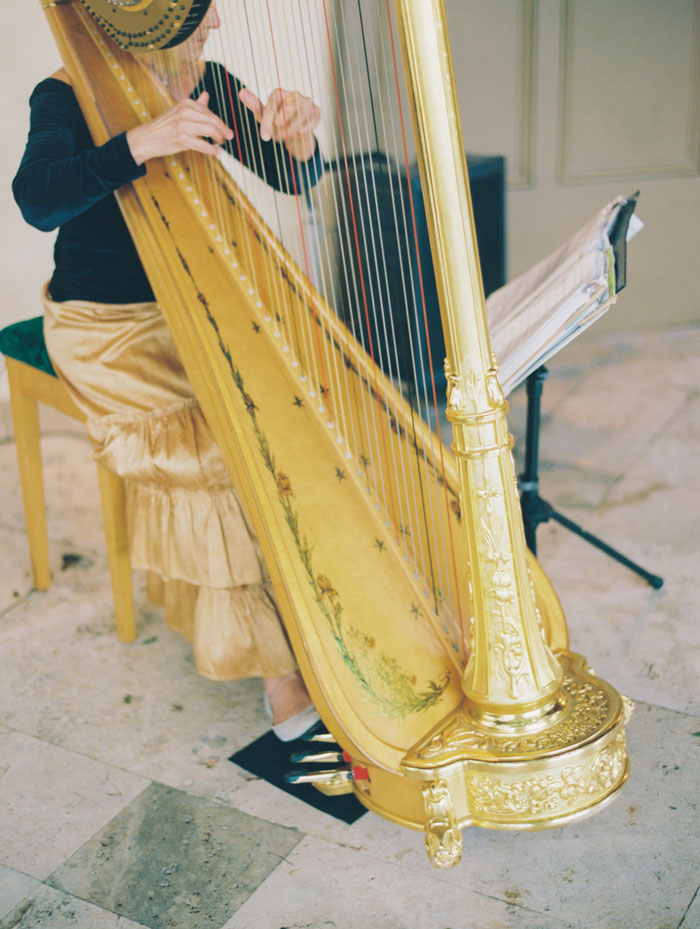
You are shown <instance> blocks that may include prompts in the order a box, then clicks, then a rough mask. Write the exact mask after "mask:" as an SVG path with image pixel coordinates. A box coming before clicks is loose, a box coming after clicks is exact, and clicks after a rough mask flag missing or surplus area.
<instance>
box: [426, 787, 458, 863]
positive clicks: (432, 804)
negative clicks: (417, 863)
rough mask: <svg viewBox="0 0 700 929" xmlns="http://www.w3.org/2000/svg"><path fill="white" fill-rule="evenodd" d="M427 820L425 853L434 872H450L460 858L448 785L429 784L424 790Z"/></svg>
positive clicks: (455, 823)
mask: <svg viewBox="0 0 700 929" xmlns="http://www.w3.org/2000/svg"><path fill="white" fill-rule="evenodd" d="M423 800H424V802H425V811H426V813H427V820H426V823H425V850H426V852H427V853H428V858H429V859H430V861H431V863H432V864H433V865H434V866H435V867H436V868H451V867H453V865H456V864H457V863H458V862H459V860H460V859H461V857H462V833H461V832H460V831H459V829H458V827H457V822H456V820H455V814H454V810H453V808H452V800H451V798H450V790H449V787H448V786H447V781H444V780H439V781H430V783H428V784H426V785H425V787H424V788H423Z"/></svg>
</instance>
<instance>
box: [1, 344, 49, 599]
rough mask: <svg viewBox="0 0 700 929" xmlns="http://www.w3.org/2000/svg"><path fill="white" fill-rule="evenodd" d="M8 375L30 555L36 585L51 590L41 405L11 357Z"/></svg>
mask: <svg viewBox="0 0 700 929" xmlns="http://www.w3.org/2000/svg"><path fill="white" fill-rule="evenodd" d="M7 375H8V379H9V382H10V402H11V404H12V421H13V424H14V429H15V442H16V444H17V460H18V462H19V477H20V482H21V484H22V500H23V502H24V518H25V521H26V523H27V538H28V539H29V555H30V558H31V561H32V574H33V576H34V586H35V587H36V588H37V589H38V590H48V589H49V587H50V586H51V568H50V566H49V540H48V535H47V532H46V506H45V503H44V476H43V473H42V464H41V441H40V438H39V407H38V405H37V403H36V401H35V400H32V398H31V397H28V396H27V395H26V394H25V393H24V391H23V389H22V380H21V374H20V372H19V371H17V369H16V368H15V366H14V365H13V364H12V363H11V361H10V359H8V364H7Z"/></svg>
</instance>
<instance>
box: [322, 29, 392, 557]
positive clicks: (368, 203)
mask: <svg viewBox="0 0 700 929" xmlns="http://www.w3.org/2000/svg"><path fill="white" fill-rule="evenodd" d="M334 31H335V41H336V44H337V45H338V46H339V44H340V36H339V34H338V24H337V19H336V21H335V29H334ZM349 64H350V63H348V66H347V67H346V65H345V63H344V60H343V56H339V66H338V71H339V74H340V86H341V88H342V91H343V96H344V98H345V99H346V100H348V99H351V100H352V101H353V108H352V113H348V116H347V129H348V137H349V139H350V147H351V150H353V151H356V152H360V153H362V152H364V151H366V150H367V147H368V145H371V142H370V141H369V133H368V126H367V122H366V108H365V107H364V106H362V104H363V102H364V101H363V99H362V97H361V95H360V93H359V92H358V90H357V88H356V86H355V78H354V71H355V68H353V67H351V66H349ZM346 71H347V73H348V78H347V79H346V73H345V72H346ZM348 91H349V93H348ZM360 113H362V115H363V117H365V118H364V133H363V125H362V122H361V121H360ZM351 117H352V118H351ZM353 122H354V127H353ZM355 160H356V161H357V159H355ZM359 164H360V175H359V178H358V175H357V173H356V172H354V177H355V178H356V179H357V180H359V183H358V184H357V188H358V197H357V207H358V214H359V218H360V222H359V228H360V232H361V240H362V255H363V257H364V259H365V266H366V267H367V269H368V288H367V289H368V291H369V304H370V307H371V312H372V322H373V324H374V332H375V334H376V336H375V337H376V338H377V340H380V339H383V342H384V347H385V349H384V351H383V352H381V353H380V352H378V353H377V356H378V357H377V360H378V361H379V360H380V359H382V360H384V359H386V360H387V361H388V364H387V365H385V370H384V373H385V374H387V375H388V377H389V378H391V379H392V380H394V381H395V382H396V381H397V380H398V367H397V370H394V368H393V366H392V359H391V353H387V351H386V346H387V345H388V344H389V341H390V340H389V334H388V332H387V318H389V322H390V323H391V314H390V312H388V310H389V308H388V307H387V306H385V302H384V296H383V293H382V288H381V284H380V283H379V286H378V281H377V278H376V277H375V272H377V271H378V270H379V269H381V268H383V270H384V273H385V275H386V254H385V250H384V243H383V238H382V235H381V223H380V222H375V218H378V216H379V204H378V202H377V198H376V188H375V189H374V190H373V191H371V190H370V183H369V181H368V172H367V164H366V160H365V158H364V157H360V158H359ZM369 178H370V179H371V181H372V182H373V181H374V173H373V172H372V171H370V172H369ZM372 194H374V196H372ZM372 200H374V205H375V209H374V211H373V210H372ZM375 228H376V233H375ZM365 230H369V236H368V235H367V232H366V231H365ZM377 239H379V242H378V243H377ZM358 260H359V261H362V257H360V256H358ZM366 316H367V312H366ZM367 326H368V330H369V338H370V340H371V338H372V335H371V328H370V324H369V321H368V322H367ZM390 415H392V414H391V413H390ZM393 415H394V421H395V422H396V423H398V422H399V421H400V416H399V413H398V408H397V405H396V398H394V405H393ZM384 418H385V417H382V419H384ZM388 444H389V450H390V453H391V458H390V460H387V461H386V466H387V470H388V471H390V470H393V474H389V475H388V481H387V483H388V485H389V487H390V488H395V489H396V504H395V506H396V507H397V508H398V513H396V511H395V510H394V512H392V513H391V514H390V517H391V521H392V522H393V525H394V531H395V533H396V541H397V542H398V543H400V544H402V546H403V548H404V552H405V553H407V551H408V549H407V535H406V528H407V527H406V522H407V517H406V513H405V511H404V501H403V494H402V493H401V488H402V487H405V484H406V482H405V480H402V479H401V477H400V475H399V462H398V461H397V447H396V445H397V444H396V443H394V442H392V441H389V443H388ZM401 444H402V443H401V442H400V441H399V443H398V445H399V451H400V448H401ZM398 457H402V456H400V455H399V456H398ZM401 463H402V464H403V462H401ZM403 477H404V478H405V474H404V475H403ZM392 504H393V496H392ZM392 509H393V507H392ZM402 529H403V531H402Z"/></svg>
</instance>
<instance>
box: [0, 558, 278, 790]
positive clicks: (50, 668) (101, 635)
mask: <svg viewBox="0 0 700 929" xmlns="http://www.w3.org/2000/svg"><path fill="white" fill-rule="evenodd" d="M136 594H137V604H140V606H139V618H138V624H137V628H138V638H137V640H136V641H135V642H133V643H131V644H128V645H125V644H122V643H120V642H119V641H118V640H117V638H116V633H115V629H114V620H113V614H112V602H111V591H110V588H109V577H108V573H107V569H106V566H105V565H104V564H100V563H97V562H96V563H95V564H94V565H92V566H91V567H89V568H85V569H84V570H83V569H79V568H78V567H77V566H75V567H73V568H71V570H70V571H67V572H65V574H63V575H61V577H60V578H59V579H58V580H57V581H56V582H55V583H54V585H53V586H52V587H51V589H50V590H49V591H47V592H46V593H42V594H40V593H33V594H32V595H31V596H30V598H29V600H28V601H27V602H26V603H21V604H19V605H18V606H17V608H16V609H15V610H12V611H11V613H9V614H6V615H5V616H0V643H1V644H2V659H1V661H2V665H3V673H2V674H1V675H0V721H1V722H4V723H6V724H8V725H11V726H13V727H15V728H17V729H20V730H22V731H24V732H28V733H31V734H32V735H35V736H37V737H39V738H43V739H49V740H50V741H51V742H53V743H55V744H59V745H62V746H64V747H66V748H70V749H72V750H74V751H77V752H81V753H82V754H84V755H88V756H90V757H91V758H95V759H98V760H99V761H102V762H105V763H107V764H110V765H115V766H117V767H120V768H122V769H125V770H128V771H131V772H132V773H134V774H137V775H141V776H145V777H147V778H149V779H151V780H159V781H162V782H164V783H168V784H170V785H171V786H173V787H180V788H183V789H186V790H188V791H190V792H191V793H198V794H201V795H203V796H208V797H210V798H212V799H214V798H216V799H219V800H224V801H226V800H227V799H228V797H229V794H230V793H231V792H232V791H233V790H234V789H235V787H236V786H238V785H240V784H242V783H245V776H244V775H243V774H242V773H241V772H240V770H239V769H237V768H236V767H235V766H234V765H232V764H230V762H229V761H228V760H227V759H228V757H229V756H230V755H231V754H233V752H234V751H236V750H237V749H239V748H242V747H243V746H244V745H247V744H248V743H249V742H251V741H253V740H254V739H255V738H257V737H258V736H260V735H261V734H262V733H263V732H265V731H266V729H268V728H269V721H268V720H267V718H266V717H265V714H264V710H263V706H262V691H261V685H260V682H259V681H258V680H255V679H250V680H241V681H228V682H222V683H217V682H212V681H207V680H205V679H204V678H202V677H201V676H200V675H198V674H197V671H196V668H195V666H194V663H193V660H192V648H191V646H190V644H189V643H188V642H186V641H185V640H184V639H183V638H182V637H181V636H179V635H176V634H175V633H173V632H170V631H169V630H167V629H166V628H165V625H164V622H163V619H162V615H161V613H160V611H159V610H154V609H153V608H150V607H149V606H148V605H146V604H144V602H143V598H144V594H143V591H142V590H140V588H137V592H136ZM76 669H80V670H79V673H76ZM97 682H99V686H97ZM88 695H89V698H88ZM105 720H109V736H108V737H106V736H105V728H104V723H105Z"/></svg>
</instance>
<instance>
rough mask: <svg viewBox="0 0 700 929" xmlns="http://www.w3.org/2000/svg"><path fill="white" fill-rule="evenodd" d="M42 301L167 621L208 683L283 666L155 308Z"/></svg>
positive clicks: (284, 644) (237, 514)
mask: <svg viewBox="0 0 700 929" xmlns="http://www.w3.org/2000/svg"><path fill="white" fill-rule="evenodd" d="M43 298H44V299H43V302H44V335H45V339H46V346H47V349H48V352H49V356H50V357H51V361H52V363H53V365H54V368H55V369H56V372H57V374H58V376H59V377H60V379H61V380H62V381H63V383H64V384H65V385H66V388H67V389H68V391H69V392H70V394H71V396H72V398H73V400H74V401H75V403H76V404H77V406H78V407H79V408H80V409H81V410H83V411H84V412H85V414H86V416H87V429H88V435H89V436H90V439H91V440H92V442H93V444H94V447H95V458H96V460H97V461H98V462H99V463H100V464H101V465H103V466H104V467H106V468H108V469H109V470H110V471H113V472H114V473H116V474H118V475H119V476H120V477H122V478H124V480H125V485H126V497H127V521H128V526H129V540H130V550H131V562H132V565H133V567H135V568H141V569H144V570H146V571H148V572H149V576H148V592H149V596H150V597H151V598H152V599H153V600H155V601H156V602H158V603H161V604H163V605H164V606H165V617H166V623H167V625H168V626H169V628H171V629H173V630H175V631H177V632H180V633H182V634H183V635H185V636H186V637H187V638H188V639H190V641H192V643H193V647H194V656H195V661H196V664H197V669H198V671H199V672H200V674H202V675H204V676H205V677H207V678H210V679H211V680H231V679H234V678H241V677H258V676H260V677H277V676H281V675H284V674H288V673H289V672H290V671H293V670H294V669H295V668H296V661H295V659H294V656H293V654H292V651H291V649H290V647H289V643H288V641H287V637H286V635H285V632H284V629H283V627H282V624H281V621H280V618H279V614H278V612H277V608H276V604H275V600H274V596H273V593H272V588H271V585H270V580H269V576H268V574H267V570H266V567H265V562H264V559H263V556H262V552H261V550H260V546H259V545H258V543H257V540H256V539H255V536H254V535H253V533H252V532H251V530H250V528H249V526H248V523H247V522H246V518H245V516H244V514H243V512H242V510H241V507H240V505H239V502H238V499H237V497H236V494H235V491H234V489H233V486H232V484H231V479H230V477H229V475H228V473H227V471H226V468H225V465H224V462H223V459H222V457H221V454H220V452H219V449H218V448H217V446H216V443H215V442H214V439H213V437H212V434H211V432H210V431H209V428H208V426H207V424H206V422H205V419H204V416H203V415H202V412H201V410H200V408H199V406H198V405H197V401H196V400H195V398H194V396H193V393H192V388H191V387H190V384H189V382H188V380H187V377H186V376H185V372H184V369H183V367H182V365H181V363H180V360H179V358H178V356H177V354H176V352H175V346H174V345H173V342H172V339H171V337H170V333H169V331H168V328H167V326H166V324H165V320H164V319H163V316H162V314H161V312H160V310H159V309H158V307H157V305H156V304H155V303H132V304H114V305H108V304H100V303H90V302H88V301H79V300H71V301H68V302H66V303H56V302H54V301H53V300H51V298H50V297H49V295H48V292H47V291H46V290H45V292H44V295H43Z"/></svg>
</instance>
